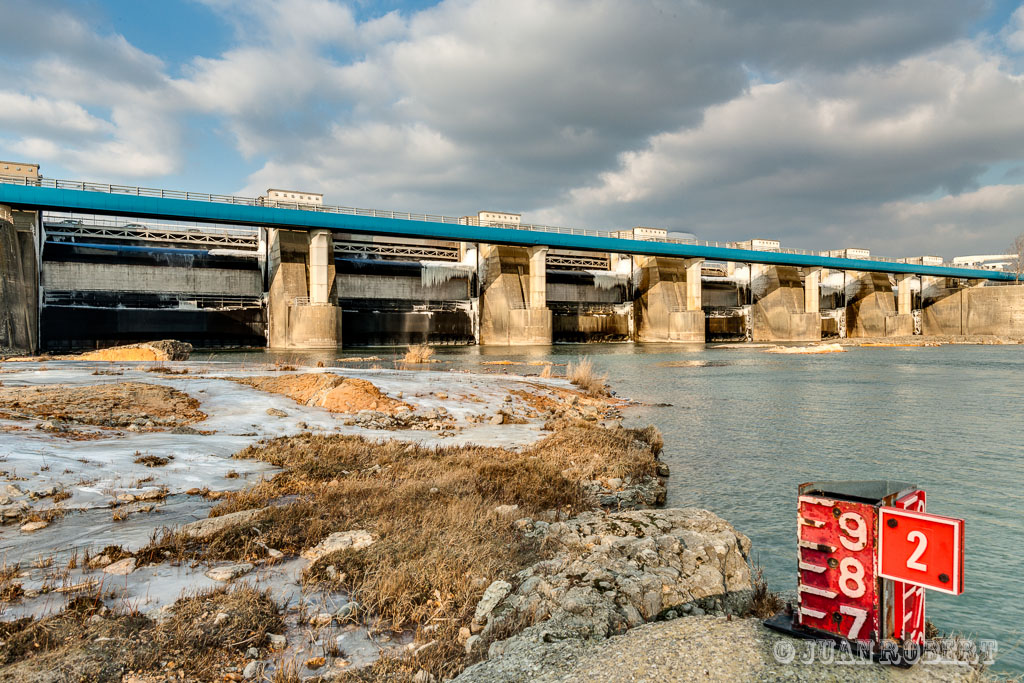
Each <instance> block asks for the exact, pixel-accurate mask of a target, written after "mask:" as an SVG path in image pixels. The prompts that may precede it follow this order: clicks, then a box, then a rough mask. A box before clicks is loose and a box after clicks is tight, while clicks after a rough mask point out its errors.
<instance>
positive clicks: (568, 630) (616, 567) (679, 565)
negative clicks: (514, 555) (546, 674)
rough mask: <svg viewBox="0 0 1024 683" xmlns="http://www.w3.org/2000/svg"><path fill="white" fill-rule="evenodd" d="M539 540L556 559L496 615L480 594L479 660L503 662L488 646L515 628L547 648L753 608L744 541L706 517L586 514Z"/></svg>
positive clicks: (680, 512)
mask: <svg viewBox="0 0 1024 683" xmlns="http://www.w3.org/2000/svg"><path fill="white" fill-rule="evenodd" d="M540 531H541V533H542V534H543V537H544V538H543V540H544V542H545V543H547V544H548V545H549V547H551V548H552V549H553V550H554V556H553V557H552V558H551V559H550V560H545V561H542V562H538V563H537V564H534V565H533V566H532V567H529V568H527V569H525V570H523V571H521V572H519V573H518V574H516V575H515V577H513V579H512V580H511V584H512V586H514V587H513V588H512V589H511V590H509V591H506V592H507V595H505V596H504V597H502V598H501V599H500V600H499V601H498V602H497V603H496V604H494V605H493V606H492V605H490V604H486V605H485V604H484V603H488V602H489V598H493V597H494V595H493V593H496V592H497V591H491V589H490V588H489V589H488V591H487V592H486V593H485V594H484V598H483V599H482V600H481V602H480V605H479V606H478V608H477V614H478V615H479V614H480V613H481V612H484V613H485V618H486V622H483V621H482V620H481V622H480V623H482V624H483V629H482V631H481V632H480V636H481V637H480V638H479V639H478V640H477V641H476V645H475V646H476V647H478V648H481V651H480V653H479V654H482V648H483V647H485V646H487V645H489V646H490V647H489V652H488V654H489V656H492V657H493V656H497V655H500V654H501V652H502V649H503V645H502V641H498V642H494V641H495V640H496V638H498V637H500V635H499V634H507V633H509V632H510V630H512V631H514V630H516V626H517V625H525V626H527V627H529V628H528V629H527V630H528V631H530V632H531V633H533V636H534V637H537V638H540V639H541V640H544V641H553V640H563V639H566V638H604V637H607V636H610V635H614V634H618V633H622V632H624V631H625V630H626V629H628V628H632V627H635V626H639V625H640V624H643V623H645V622H649V621H655V620H657V619H659V618H662V617H663V615H664V614H665V613H667V612H669V611H672V612H674V613H676V614H679V613H684V612H686V611H687V610H686V609H684V607H687V606H688V607H690V608H691V609H692V608H693V607H700V608H702V609H715V610H720V611H725V612H729V613H742V612H744V611H745V610H746V607H747V604H748V602H749V599H750V594H751V588H752V586H751V576H750V567H749V565H748V564H747V557H748V555H749V552H750V540H749V539H748V538H747V537H746V536H744V535H743V534H741V533H739V532H737V531H736V530H735V529H734V528H733V527H732V526H731V525H730V524H729V523H728V522H726V521H725V520H723V519H721V518H720V517H718V516H717V515H715V514H713V513H711V512H708V511H707V510H700V509H697V508H681V509H680V508H674V509H666V510H634V511H628V512H619V513H614V514H608V513H602V512H589V513H585V514H583V515H580V516H579V517H576V518H573V519H570V520H567V521H564V522H556V523H553V524H550V525H548V526H547V528H546V529H544V528H543V527H541V529H540ZM506 585H507V584H506ZM492 587H493V585H492ZM481 607H485V608H487V609H484V610H482V609H481ZM479 625H480V624H477V626H478V627H479ZM524 633H525V632H524Z"/></svg>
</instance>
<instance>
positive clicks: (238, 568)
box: [206, 562, 253, 581]
mask: <svg viewBox="0 0 1024 683" xmlns="http://www.w3.org/2000/svg"><path fill="white" fill-rule="evenodd" d="M252 569H253V565H251V564H250V563H248V562H240V563H238V564H229V565H226V566H220V567H211V568H210V569H209V570H207V572H206V575H207V576H208V577H209V578H211V579H213V580H214V581H231V580H232V579H237V578H238V577H239V576H244V575H245V574H248V573H249V572H251V571H252Z"/></svg>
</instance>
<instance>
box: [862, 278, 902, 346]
mask: <svg viewBox="0 0 1024 683" xmlns="http://www.w3.org/2000/svg"><path fill="white" fill-rule="evenodd" d="M850 276H851V278H852V282H851V284H850V285H849V286H848V287H847V290H848V293H850V294H851V295H850V301H849V303H848V304H847V306H846V336H848V337H904V336H911V335H913V334H914V317H913V315H912V311H911V310H910V288H909V286H910V283H909V282H907V281H906V280H904V281H902V282H901V283H900V284H901V285H902V294H901V296H902V298H903V307H902V310H898V309H897V306H896V299H895V298H894V295H893V291H892V283H891V282H890V281H889V276H888V275H887V274H885V273H850ZM851 290H852V292H851Z"/></svg>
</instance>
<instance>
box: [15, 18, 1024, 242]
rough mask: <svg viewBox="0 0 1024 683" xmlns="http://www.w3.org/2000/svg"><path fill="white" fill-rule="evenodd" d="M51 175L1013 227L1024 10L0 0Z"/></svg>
mask: <svg viewBox="0 0 1024 683" xmlns="http://www.w3.org/2000/svg"><path fill="white" fill-rule="evenodd" d="M0 158H4V159H16V160H24V161H37V162H39V163H41V164H42V166H43V172H44V174H46V175H48V176H50V177H63V178H73V179H87V180H102V181H110V182H124V183H131V184H141V185H146V186H153V187H169V188H175V189H189V190H197V191H207V192H218V193H241V194H246V195H257V194H259V193H260V192H262V191H263V190H265V189H266V188H267V187H268V186H276V187H281V186H285V187H289V188H292V187H294V188H299V189H308V190H314V191H321V192H323V193H324V194H325V195H326V200H327V201H328V202H329V203H333V204H344V205H350V206H362V207H375V208H388V209H402V210H414V211H423V212H432V213H444V214H448V215H462V214H467V213H475V212H476V211H477V210H479V209H496V210H510V211H517V212H521V213H523V214H524V220H527V221H530V222H539V223H550V224H557V225H572V226H587V227H595V228H623V227H630V226H633V225H653V226H659V227H666V228H669V229H672V230H688V231H691V232H695V233H697V234H698V235H699V236H700V237H702V238H704V239H709V240H730V239H742V238H749V237H775V238H778V239H781V240H782V241H783V244H784V246H790V247H796V248H815V249H817V248H828V247H839V246H857V247H866V248H869V249H871V250H872V251H873V252H874V253H877V254H886V255H894V256H898V255H914V254H923V253H935V254H940V255H944V256H947V257H948V256H953V255H957V254H967V253H987V252H1000V251H1002V250H1004V249H1005V248H1006V247H1007V246H1008V245H1009V244H1010V243H1011V242H1012V239H1013V237H1014V236H1015V235H1017V234H1019V233H1021V232H1024V6H1022V5H1021V4H1020V3H1019V2H1017V1H1015V2H997V1H995V0H989V1H986V0H902V1H901V2H889V1H883V0H858V1H857V2H821V1H820V0H806V1H797V0H772V1H771V2H765V1H764V0H593V1H583V0H580V1H574V0H565V1H561V0H515V1H514V2H513V1H511V0H447V1H444V2H439V3H433V2H428V1H426V0H406V1H399V0H385V1H382V2H372V1H370V0H350V1H349V2H343V1H333V0H161V1H160V2H155V1H154V2H149V1H145V2H140V1H139V0H77V1H72V0H64V1H62V0H31V1H29V0H0Z"/></svg>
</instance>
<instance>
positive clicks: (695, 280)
mask: <svg viewBox="0 0 1024 683" xmlns="http://www.w3.org/2000/svg"><path fill="white" fill-rule="evenodd" d="M701 263H703V260H702V259H673V258H664V257H659V256H638V257H636V267H637V269H638V270H639V271H640V278H639V284H638V286H637V290H636V299H635V303H634V311H635V317H636V338H637V341H642V342H703V341H704V327H705V323H704V311H703V310H702V309H701V281H700V271H701Z"/></svg>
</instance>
